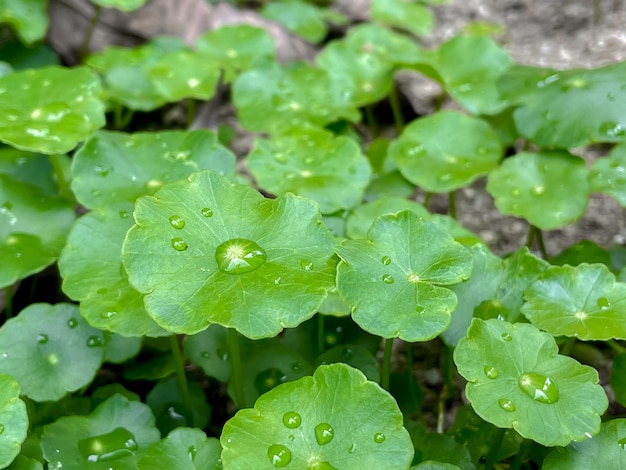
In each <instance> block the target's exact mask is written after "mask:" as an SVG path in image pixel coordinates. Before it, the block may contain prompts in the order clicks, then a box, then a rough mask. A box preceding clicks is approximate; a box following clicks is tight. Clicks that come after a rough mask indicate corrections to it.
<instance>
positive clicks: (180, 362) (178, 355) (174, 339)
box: [169, 335, 193, 427]
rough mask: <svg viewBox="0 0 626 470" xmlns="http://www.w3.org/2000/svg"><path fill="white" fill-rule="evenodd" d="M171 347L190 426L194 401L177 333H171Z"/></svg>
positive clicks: (191, 424) (179, 388)
mask: <svg viewBox="0 0 626 470" xmlns="http://www.w3.org/2000/svg"><path fill="white" fill-rule="evenodd" d="M169 340H170V348H171V350H172V356H174V363H175V364H176V379H177V381H178V390H179V391H180V395H181V397H182V399H183V403H184V404H185V408H187V410H188V411H189V416H188V418H189V420H190V423H189V426H191V427H193V403H192V402H191V395H190V394H189V386H188V384H187V376H186V375H185V359H184V357H183V354H182V352H181V350H180V344H179V343H178V336H177V335H170V336H169Z"/></svg>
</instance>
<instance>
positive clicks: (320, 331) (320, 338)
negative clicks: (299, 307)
mask: <svg viewBox="0 0 626 470" xmlns="http://www.w3.org/2000/svg"><path fill="white" fill-rule="evenodd" d="M324 323H325V322H324V315H322V314H321V313H318V314H317V355H318V356H319V355H320V354H322V353H323V352H324V349H326V348H325V347H324V344H325V343H326V342H325V341H324V333H325V331H324Z"/></svg>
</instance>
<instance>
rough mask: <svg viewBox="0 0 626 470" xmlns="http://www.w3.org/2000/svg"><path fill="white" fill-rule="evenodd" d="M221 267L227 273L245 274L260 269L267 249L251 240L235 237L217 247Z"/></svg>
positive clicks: (218, 263) (217, 258) (216, 252)
mask: <svg viewBox="0 0 626 470" xmlns="http://www.w3.org/2000/svg"><path fill="white" fill-rule="evenodd" d="M215 259H216V261H217V265H218V266H219V268H220V269H221V270H222V271H223V272H225V273H227V274H243V273H247V272H250V271H254V270H255V269H258V268H259V267H260V266H261V265H263V263H265V260H266V259H267V254H266V253H265V250H264V249H263V248H261V247H260V246H259V245H257V244H256V243H255V242H253V241H251V240H246V239H245V238H233V239H231V240H227V241H225V242H224V243H222V244H220V245H219V246H218V247H217V248H216V249H215Z"/></svg>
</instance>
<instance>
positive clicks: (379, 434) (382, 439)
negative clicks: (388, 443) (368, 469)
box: [374, 432, 386, 444]
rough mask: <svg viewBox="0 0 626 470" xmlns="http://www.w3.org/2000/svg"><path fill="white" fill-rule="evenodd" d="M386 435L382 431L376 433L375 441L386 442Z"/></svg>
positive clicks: (377, 442)
mask: <svg viewBox="0 0 626 470" xmlns="http://www.w3.org/2000/svg"><path fill="white" fill-rule="evenodd" d="M385 439H386V436H385V435H384V434H383V433H382V432H377V433H376V434H374V442H375V443H376V444H382V443H383V442H385Z"/></svg>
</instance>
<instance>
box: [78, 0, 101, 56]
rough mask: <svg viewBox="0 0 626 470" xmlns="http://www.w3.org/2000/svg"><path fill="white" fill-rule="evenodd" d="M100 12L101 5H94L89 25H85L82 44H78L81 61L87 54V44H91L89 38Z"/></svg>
mask: <svg viewBox="0 0 626 470" xmlns="http://www.w3.org/2000/svg"><path fill="white" fill-rule="evenodd" d="M101 14H102V7H101V6H100V5H95V10H94V14H93V16H92V17H91V21H90V22H89V26H87V31H86V33H85V38H84V39H83V44H82V45H81V46H80V51H79V52H78V58H79V60H80V61H81V62H82V61H83V59H84V58H85V57H87V54H89V45H90V44H91V38H92V36H93V32H94V31H95V29H96V25H97V24H98V20H99V19H100V15H101Z"/></svg>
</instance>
